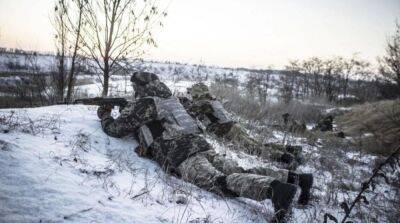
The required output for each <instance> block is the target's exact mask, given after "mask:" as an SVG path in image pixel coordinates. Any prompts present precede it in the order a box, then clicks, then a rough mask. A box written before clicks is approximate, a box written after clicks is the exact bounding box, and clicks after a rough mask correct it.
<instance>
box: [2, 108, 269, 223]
mask: <svg viewBox="0 0 400 223" xmlns="http://www.w3.org/2000/svg"><path fill="white" fill-rule="evenodd" d="M13 111H14V113H13V114H12V113H11V110H1V112H0V114H1V115H2V116H1V117H10V115H12V116H13V118H11V120H12V119H14V118H15V119H14V120H16V119H18V121H19V123H21V124H20V125H19V126H14V127H13V129H12V130H11V131H10V132H9V133H1V134H0V146H1V150H0V199H1V202H0V203H1V205H0V222H40V221H41V222H46V221H48V222H62V221H65V220H70V221H72V222H91V221H95V222H190V221H193V222H196V221H194V220H196V219H209V220H211V221H212V222H254V221H255V222H260V221H262V219H263V216H265V215H266V216H269V215H271V210H272V209H271V204H270V203H269V202H268V201H266V202H264V203H255V204H254V203H252V202H250V203H248V204H246V203H245V202H246V200H245V199H242V200H240V199H223V198H221V197H218V196H215V195H213V194H211V193H208V192H205V191H203V190H200V189H198V188H197V187H194V186H192V185H190V184H186V183H184V182H182V181H181V180H178V179H175V178H173V177H168V176H166V175H165V174H164V173H163V171H162V170H161V169H160V168H159V167H158V166H157V165H156V164H155V163H154V162H152V161H150V160H147V159H143V158H140V157H138V156H137V155H136V154H135V153H134V148H135V146H136V142H135V141H134V140H133V139H131V138H124V139H115V138H110V137H108V136H106V135H105V134H104V133H103V132H102V130H101V127H100V124H99V122H98V120H97V117H96V114H95V107H90V106H89V107H87V106H80V105H78V106H51V107H42V108H34V109H24V110H13ZM29 120H32V121H33V122H35V123H36V124H32V125H31V124H30V123H31V122H30V121H29ZM2 127H3V130H4V128H5V126H2ZM263 207H265V208H263ZM255 209H257V210H261V211H255ZM199 222H202V221H199Z"/></svg>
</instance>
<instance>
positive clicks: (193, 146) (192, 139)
mask: <svg viewBox="0 0 400 223" xmlns="http://www.w3.org/2000/svg"><path fill="white" fill-rule="evenodd" d="M211 149H212V147H211V145H210V144H208V142H207V141H206V140H205V139H204V138H203V137H201V136H200V135H193V134H189V135H181V136H177V137H176V138H174V139H171V140H164V139H163V138H162V137H159V138H157V139H156V140H155V141H154V143H153V144H152V145H151V147H150V148H149V153H150V155H151V157H152V159H154V160H155V161H156V162H157V163H159V164H160V166H162V167H163V168H164V169H165V170H167V171H171V172H175V171H176V168H177V167H178V166H179V165H180V164H181V163H182V162H183V161H185V160H186V159H188V158H189V157H191V156H193V155H195V154H197V153H199V152H203V151H208V150H211Z"/></svg>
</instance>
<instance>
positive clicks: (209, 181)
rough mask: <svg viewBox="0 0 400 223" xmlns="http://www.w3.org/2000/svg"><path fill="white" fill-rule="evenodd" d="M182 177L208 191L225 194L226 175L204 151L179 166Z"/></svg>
mask: <svg viewBox="0 0 400 223" xmlns="http://www.w3.org/2000/svg"><path fill="white" fill-rule="evenodd" d="M178 171H179V174H180V175H181V177H182V179H183V180H185V181H187V182H190V183H193V184H195V185H197V186H199V187H201V188H204V189H206V190H208V191H212V192H215V193H218V194H219V195H224V191H223V190H224V188H223V187H224V184H225V178H226V175H225V174H223V173H222V172H221V171H219V170H217V169H216V168H215V167H214V166H213V165H212V164H211V163H210V162H209V160H208V159H207V157H206V156H205V154H204V153H198V154H196V155H194V156H192V157H189V158H188V159H186V160H185V161H183V162H182V163H181V164H180V165H179V167H178Z"/></svg>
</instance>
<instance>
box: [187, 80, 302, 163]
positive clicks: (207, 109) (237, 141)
mask: <svg viewBox="0 0 400 223" xmlns="http://www.w3.org/2000/svg"><path fill="white" fill-rule="evenodd" d="M189 92H190V93H191V94H192V98H193V101H192V102H191V103H188V102H186V103H185V104H186V107H185V108H186V109H187V110H188V111H189V113H190V114H192V115H193V116H194V117H196V118H197V119H199V120H200V121H201V122H202V123H203V124H204V125H205V126H206V128H207V131H208V132H212V133H214V134H215V135H217V136H218V137H221V138H223V139H225V140H228V141H229V142H231V143H232V144H233V145H234V147H233V148H234V149H238V150H240V151H244V152H246V153H248V154H251V155H257V156H259V157H262V158H265V159H270V160H274V161H279V162H283V163H286V162H288V165H287V166H286V168H289V169H295V168H296V166H297V164H296V163H294V162H293V163H292V162H291V161H290V160H294V158H290V159H289V160H288V159H282V157H283V156H286V157H288V156H292V157H293V155H291V154H289V153H286V151H285V150H281V149H279V148H276V147H272V146H265V145H263V144H262V142H259V141H257V140H255V139H254V138H253V137H251V136H250V135H249V134H248V133H247V132H246V131H245V130H244V129H243V128H242V127H241V126H240V125H239V124H238V123H236V122H234V121H233V120H232V119H231V118H230V117H229V115H228V112H227V111H226V110H225V109H224V107H223V105H222V104H221V103H220V102H219V101H217V100H216V99H215V98H214V97H212V96H210V93H209V90H208V87H207V86H206V85H205V84H202V83H198V84H195V85H193V86H192V88H190V89H189ZM288 118H289V114H287V117H286V119H288ZM298 126H300V125H298ZM298 126H294V127H293V128H295V129H296V131H297V129H299V128H302V127H303V126H302V125H301V126H300V127H298ZM304 128H305V126H304Z"/></svg>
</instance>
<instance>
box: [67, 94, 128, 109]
mask: <svg viewBox="0 0 400 223" xmlns="http://www.w3.org/2000/svg"><path fill="white" fill-rule="evenodd" d="M74 104H84V105H97V106H104V105H106V106H119V107H120V108H124V107H125V106H126V105H127V104H128V100H126V99H125V98H101V97H95V98H81V99H76V100H75V101H74Z"/></svg>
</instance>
